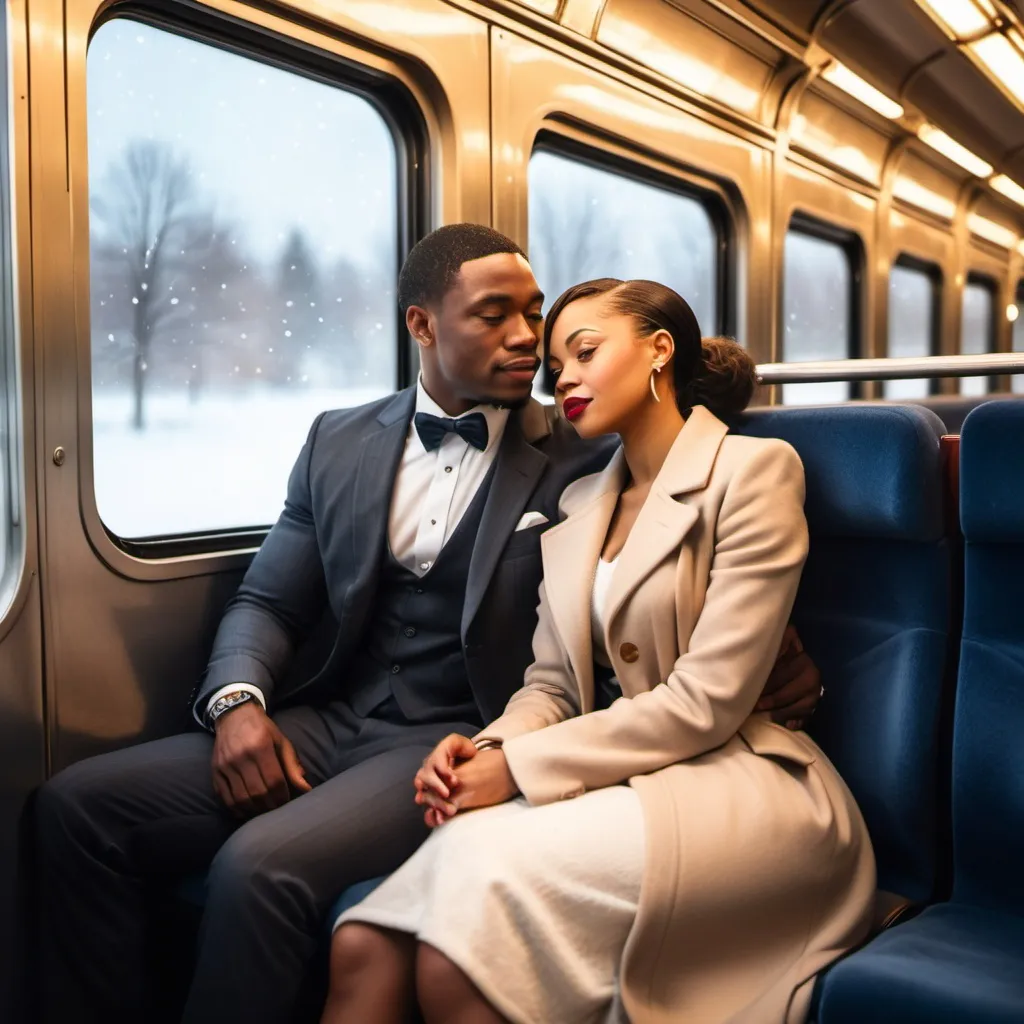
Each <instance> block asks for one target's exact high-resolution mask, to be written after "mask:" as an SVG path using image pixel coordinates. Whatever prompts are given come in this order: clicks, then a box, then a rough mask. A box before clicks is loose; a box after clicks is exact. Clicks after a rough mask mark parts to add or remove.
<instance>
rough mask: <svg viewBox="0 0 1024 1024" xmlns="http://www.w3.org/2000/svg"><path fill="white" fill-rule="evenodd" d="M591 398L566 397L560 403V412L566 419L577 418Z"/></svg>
mask: <svg viewBox="0 0 1024 1024" xmlns="http://www.w3.org/2000/svg"><path fill="white" fill-rule="evenodd" d="M591 401H592V399H590V398H567V399H566V400H565V401H564V402H563V403H562V413H563V415H564V416H565V418H566V419H567V420H569V421H570V422H572V420H577V419H579V418H580V417H581V416H582V415H583V413H584V412H585V411H586V408H587V406H588V405H590V403H591Z"/></svg>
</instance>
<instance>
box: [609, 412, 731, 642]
mask: <svg viewBox="0 0 1024 1024" xmlns="http://www.w3.org/2000/svg"><path fill="white" fill-rule="evenodd" d="M727 433H728V428H727V427H726V426H725V424H724V423H722V422H721V421H720V420H718V419H717V418H716V417H715V416H713V415H712V414H711V413H710V412H708V410H707V409H705V408H704V407H703V406H697V407H696V408H695V409H694V410H693V412H692V413H691V414H690V418H689V419H688V420H687V421H686V423H685V424H684V425H683V429H682V430H681V431H680V432H679V435H678V437H677V438H676V440H675V442H674V443H673V445H672V447H671V449H670V450H669V453H668V456H667V457H666V459H665V462H664V464H663V465H662V467H661V470H660V472H659V473H658V475H657V477H656V478H655V480H654V483H653V484H652V485H651V490H650V493H649V494H648V496H647V500H646V501H645V502H644V505H643V508H641V509H640V514H639V515H638V516H637V518H636V522H635V523H634V524H633V528H632V529H631V530H630V531H629V536H628V537H627V538H626V543H625V545H624V546H623V548H622V553H621V555H620V557H619V562H618V564H617V565H616V567H615V572H614V574H613V575H612V579H611V584H610V586H609V588H608V598H607V605H606V607H605V616H604V623H605V636H606V638H607V637H608V636H609V635H610V634H611V629H612V625H613V623H614V621H615V616H616V615H617V614H618V613H619V612H620V611H621V610H622V607H623V605H625V603H626V601H627V600H628V599H629V597H630V596H631V595H632V594H633V592H634V591H635V590H636V589H637V587H639V586H640V584H641V583H643V581H644V580H645V579H647V577H648V576H650V574H651V573H652V572H654V570H655V569H656V568H657V567H658V566H659V565H661V563H662V562H663V561H664V560H665V559H666V558H668V557H669V555H671V554H672V553H673V552H674V551H676V550H677V549H678V548H679V546H680V545H681V544H682V542H683V538H684V537H685V536H686V534H687V533H688V532H689V531H690V529H691V528H692V527H693V525H694V523H696V521H697V518H698V513H697V510H696V509H695V508H694V507H693V506H692V505H688V504H686V503H685V502H681V501H677V500H676V498H677V497H679V496H681V495H683V494H686V493H688V492H690V491H695V490H701V489H703V488H704V487H707V484H708V480H709V479H710V477H711V471H712V469H713V468H714V464H715V459H716V458H717V457H718V449H719V448H720V447H721V445H722V440H723V439H724V438H725V435H726V434H727Z"/></svg>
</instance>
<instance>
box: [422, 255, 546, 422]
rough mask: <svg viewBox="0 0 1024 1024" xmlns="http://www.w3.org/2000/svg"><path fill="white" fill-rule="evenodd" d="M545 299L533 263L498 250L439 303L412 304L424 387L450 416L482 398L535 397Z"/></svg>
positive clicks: (471, 267)
mask: <svg viewBox="0 0 1024 1024" xmlns="http://www.w3.org/2000/svg"><path fill="white" fill-rule="evenodd" d="M543 301H544V296H543V294H542V293H541V291H540V288H538V287H537V281H536V279H535V278H534V276H533V271H532V270H531V269H530V264H529V263H527V261H526V260H525V259H523V257H522V256H519V255H518V254H515V253H498V254H496V255H493V256H485V257H483V258H482V259H478V260H470V261H469V262H467V263H463V264H462V267H461V268H460V269H459V273H458V276H457V277H456V278H455V281H454V283H453V284H452V286H451V287H450V288H449V289H448V291H447V293H446V294H445V296H444V298H443V299H442V300H441V301H440V303H438V304H437V305H436V306H432V307H431V308H429V309H421V308H419V307H415V306H414V307H410V310H409V314H408V316H407V319H408V322H409V326H410V329H411V330H412V333H413V335H414V336H416V337H417V338H418V340H419V341H420V344H421V346H422V363H423V379H424V384H425V385H426V388H427V390H428V392H429V393H430V394H431V396H432V397H433V399H434V400H435V401H436V402H437V403H438V404H439V405H440V406H441V407H442V408H443V409H445V411H446V412H448V413H449V415H458V413H459V412H461V411H464V410H465V409H468V408H470V407H471V406H473V405H477V404H480V403H485V402H489V403H493V404H496V405H506V406H512V407H515V406H519V405H522V404H523V403H524V402H526V401H527V400H528V399H529V397H530V391H531V386H532V384H533V378H534V375H535V374H536V372H537V368H538V366H539V365H540V359H539V349H540V339H541V335H542V332H543V324H544V318H543V315H542V312H541V306H542V304H543ZM417 324H418V326H419V327H420V328H423V327H425V328H426V331H425V332H424V331H423V330H422V329H420V330H418V329H417ZM424 333H425V334H426V335H427V336H428V337H429V338H430V343H429V344H426V345H424V343H423V335H424Z"/></svg>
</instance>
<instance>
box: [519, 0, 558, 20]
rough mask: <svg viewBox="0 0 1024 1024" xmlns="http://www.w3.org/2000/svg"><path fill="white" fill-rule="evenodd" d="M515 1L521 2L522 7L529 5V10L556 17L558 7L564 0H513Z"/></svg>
mask: <svg viewBox="0 0 1024 1024" xmlns="http://www.w3.org/2000/svg"><path fill="white" fill-rule="evenodd" d="M515 2H516V3H517V4H522V6H523V7H529V8H530V10H531V11H537V12H538V13H539V14H546V15H547V16H548V17H549V18H556V17H558V8H559V7H560V6H561V5H562V3H563V2H564V0H515Z"/></svg>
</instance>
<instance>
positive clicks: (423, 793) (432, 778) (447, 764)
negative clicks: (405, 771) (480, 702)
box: [413, 733, 478, 828]
mask: <svg viewBox="0 0 1024 1024" xmlns="http://www.w3.org/2000/svg"><path fill="white" fill-rule="evenodd" d="M477 753H478V751H477V749H476V746H475V745H474V744H473V741H472V740H471V739H469V738H468V737H466V736H460V735H458V733H452V734H451V735H450V736H445V738H444V739H443V740H441V742H440V743H438V745H437V746H436V747H434V749H433V750H432V751H431V752H430V754H428V755H427V757H426V759H425V760H424V761H423V764H422V766H421V767H420V770H419V771H418V772H417V773H416V777H415V778H414V779H413V785H414V786H415V787H416V803H417V804H419V805H420V806H421V807H426V808H427V811H426V814H424V816H423V817H424V820H425V821H426V823H427V826H428V827H429V828H436V827H437V826H438V825H443V824H444V823H445V822H446V821H447V820H448V819H449V818H451V817H452V816H454V815H455V814H456V813H457V811H458V808H457V807H456V806H455V804H454V803H452V794H453V793H454V792H455V790H456V789H457V788H458V786H459V779H458V777H457V776H456V774H455V771H454V768H455V766H456V765H457V764H465V763H467V762H469V761H470V760H471V759H472V758H474V757H476V755H477Z"/></svg>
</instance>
